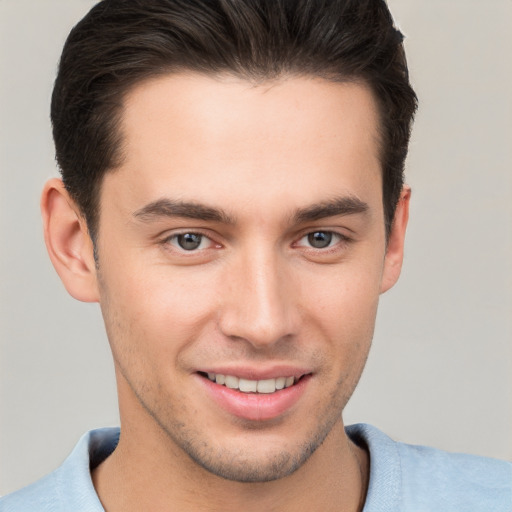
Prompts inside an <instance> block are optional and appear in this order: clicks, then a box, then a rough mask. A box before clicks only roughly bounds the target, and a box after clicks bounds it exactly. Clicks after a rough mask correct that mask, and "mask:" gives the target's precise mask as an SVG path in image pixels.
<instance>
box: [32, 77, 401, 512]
mask: <svg viewBox="0 0 512 512" xmlns="http://www.w3.org/2000/svg"><path fill="white" fill-rule="evenodd" d="M377 126H378V116H377V109H376V105H375V102H374V100H373V97H372V95H371V93H370V92H369V90H368V89H367V88H365V87H364V86H363V85H360V84H354V83H352V84H340V83H331V82H327V81H324V80H321V79H315V78H304V77H301V78H297V77H286V78H282V79H280V80H277V81H274V82H272V83H263V84H258V85H254V84H251V83H249V82H246V81H244V80H241V79H237V78H233V77H227V76H225V77H217V78H213V77H207V76H202V75H197V74H175V75H169V76H165V77H159V78H157V79H152V80H150V81H147V82H144V83H142V84H139V85H138V86H136V87H135V88H134V89H133V90H132V91H131V92H130V93H129V94H128V95H127V97H126V98H125V110H124V116H123V125H122V130H123V136H124V144H125V145H124V157H125V158H124V162H123V164H122V165H121V167H120V168H119V169H117V170H115V171H113V172H110V173H108V174H107V175H106V176H105V178H104V181H103V183H102V187H101V197H100V204H101V215H100V224H99V232H98V237H97V251H98V261H97V264H96V262H95V261H94V257H93V247H92V242H91V240H90V237H89V235H88V232H87V227H86V224H85V221H84V219H83V218H82V216H81V215H80V212H79V210H78V208H77V207H76V205H75V204H74V203H73V201H72V200H71V199H70V198H69V196H68V195H67V193H66V191H65V189H64V188H63V186H62V183H61V182H60V181H59V180H51V181H50V182H49V183H48V184H47V185H46V187H45V190H44V192H43V198H42V211H43V218H44V225H45V239H46V242H47V246H48V250H49V253H50V256H51V258H52V261H53V263H54V265H55V267H56V269H57V271H58V272H59V275H60V277H61V279H62V280H63V282H64V284H65V286H66V288H67V290H68V291H69V292H70V293H71V295H73V296H74V297H75V298H77V299H79V300H83V301H97V302H99V303H100V305H101V309H102V313H103V316H104V320H105V325H106V329H107V333H108V336H109V341H110V344H111V348H112V352H113V356H114V362H115V369H116V377H117V385H118V394H119V405H120V416H121V431H122V434H121V438H120V442H119V445H118V447H117V449H116V450H115V452H114V453H113V454H112V455H111V456H110V457H109V458H108V459H107V460H106V461H105V462H104V463H102V464H101V465H100V466H99V467H98V468H97V469H96V470H95V471H94V472H93V480H94V484H95V487H96V490H97V492H98V495H99V497H100V499H101V501H102V503H103V505H104V507H105V508H106V510H107V511H117V510H125V511H130V510H140V509H142V508H144V509H155V510H219V509H220V508H224V509H228V510H231V509H234V508H235V507H243V508H244V510H280V511H286V510H294V511H298V510H313V509H315V510H319V509H321V510H347V511H349V510H350V511H356V510H361V509H362V506H363V503H364V495H365V491H366V486H367V479H368V471H369V462H368V456H367V454H366V452H365V450H364V449H363V448H361V447H356V446H355V445H354V444H353V443H352V442H351V441H350V440H349V439H348V438H347V436H346V434H345V431H344V426H343V419H342V411H343V408H344V407H345V405H346V403H347V401H348V399H349V398H350V396H351V394H352V392H353V390H354V388H355V386H356V384H357V382H358V379H359V377H360V375H361V372H362V369H363V367H364V363H365V361H366V358H367V355H368V351H369V348H370V344H371V339H372V335H373V329H374V323H375V316H376V311H377V304H378V299H379V295H380V294H381V293H382V292H384V291H386V290H387V289H389V288H390V287H391V286H392V285H393V284H394V283H395V282H396V280H397V279H398V276H399V273H400V267H401V263H402V257H403V242H404V236H405V228H406V224H407V217H408V204H409V197H410V191H409V189H408V188H404V190H403V191H402V195H401V198H400V202H399V204H398V207H397V211H396V215H395V221H394V224H393V228H392V231H391V235H390V237H389V240H387V241H386V237H385V230H384V214H383V204H382V192H381V190H382V182H381V169H380V163H379V158H378V147H379V146H378V144H379V141H378V135H377V133H378V132H377ZM315 232H322V233H326V234H327V236H329V234H332V240H331V242H330V243H329V244H328V245H327V246H326V247H324V248H315V247H312V246H311V237H308V234H310V233H315ZM184 233H197V234H200V235H202V239H201V245H200V246H199V247H198V248H197V249H195V250H192V251H186V250H184V249H182V248H181V247H180V245H179V242H180V241H182V240H183V238H182V237H181V238H180V236H179V235H183V234H184ZM282 366H286V367H287V368H290V367H293V368H300V369H301V371H303V372H306V373H307V374H308V380H307V384H306V385H305V386H304V391H303V392H302V393H301V395H300V398H299V399H298V400H297V401H296V402H295V403H294V404H293V405H292V406H291V407H289V408H287V409H286V410H285V411H284V412H283V413H281V414H279V415H277V417H273V418H271V419H267V420H258V419H247V418H240V417H236V416H234V415H233V414H231V413H229V412H227V411H226V410H224V409H223V408H222V407H220V406H219V405H218V404H217V403H216V402H215V401H212V399H211V397H210V395H209V394H208V392H206V390H205V379H204V378H203V377H202V376H201V375H200V374H199V373H198V371H205V370H207V369H208V370H212V371H215V370H218V369H221V368H222V369H223V370H226V371H225V373H232V374H234V375H236V374H237V373H236V372H237V371H240V368H244V369H245V370H247V369H248V370H250V371H259V370H261V369H262V368H264V369H266V370H269V371H274V370H276V368H278V367H282ZM228 370H229V371H228ZM197 482H201V485H200V486H199V485H198V484H197Z"/></svg>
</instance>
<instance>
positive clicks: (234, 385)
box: [225, 375, 239, 389]
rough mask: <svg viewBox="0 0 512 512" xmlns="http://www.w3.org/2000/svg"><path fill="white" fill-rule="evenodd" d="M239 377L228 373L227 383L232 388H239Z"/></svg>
mask: <svg viewBox="0 0 512 512" xmlns="http://www.w3.org/2000/svg"><path fill="white" fill-rule="evenodd" d="M238 382H239V380H238V377H233V375H226V381H225V385H226V387H228V388H231V389H238Z"/></svg>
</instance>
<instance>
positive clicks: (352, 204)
mask: <svg viewBox="0 0 512 512" xmlns="http://www.w3.org/2000/svg"><path fill="white" fill-rule="evenodd" d="M369 209H370V208H369V206H368V204H367V203H365V202H363V201H361V200H360V199H358V198H357V197H355V196H342V197H336V198H334V199H331V200H327V201H323V202H321V203H319V204H314V205H312V206H308V207H306V208H301V209H299V210H297V211H296V212H295V214H294V216H293V221H294V222H295V223H297V224H300V223H302V222H310V221H315V220H320V219H324V218H327V217H335V216H339V215H355V214H361V213H367V212H368V210H369Z"/></svg>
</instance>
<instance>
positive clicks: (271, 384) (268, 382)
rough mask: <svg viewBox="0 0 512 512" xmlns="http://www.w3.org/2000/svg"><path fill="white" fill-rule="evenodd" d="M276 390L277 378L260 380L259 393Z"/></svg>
mask: <svg viewBox="0 0 512 512" xmlns="http://www.w3.org/2000/svg"><path fill="white" fill-rule="evenodd" d="M292 379H293V377H292ZM275 390H276V379H265V380H259V381H258V393H273V392H274V391H275Z"/></svg>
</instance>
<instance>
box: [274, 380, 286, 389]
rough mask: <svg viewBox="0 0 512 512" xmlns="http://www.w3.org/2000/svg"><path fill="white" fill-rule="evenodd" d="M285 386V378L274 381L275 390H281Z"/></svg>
mask: <svg viewBox="0 0 512 512" xmlns="http://www.w3.org/2000/svg"><path fill="white" fill-rule="evenodd" d="M285 384H286V377H278V378H277V379H276V389H283V388H284V385H285Z"/></svg>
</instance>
